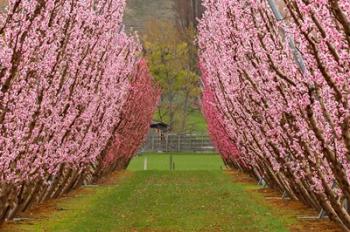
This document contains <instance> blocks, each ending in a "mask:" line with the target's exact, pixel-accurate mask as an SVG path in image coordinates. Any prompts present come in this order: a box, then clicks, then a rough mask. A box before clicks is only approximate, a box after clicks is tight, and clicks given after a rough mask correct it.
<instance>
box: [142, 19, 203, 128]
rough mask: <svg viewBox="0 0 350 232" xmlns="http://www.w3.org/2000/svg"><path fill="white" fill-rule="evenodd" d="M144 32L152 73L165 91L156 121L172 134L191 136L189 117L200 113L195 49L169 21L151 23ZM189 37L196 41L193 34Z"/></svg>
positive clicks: (148, 23)
mask: <svg viewBox="0 0 350 232" xmlns="http://www.w3.org/2000/svg"><path fill="white" fill-rule="evenodd" d="M145 28H146V33H145V34H144V36H143V42H144V47H145V51H146V56H147V60H148V62H149V66H150V71H151V73H152V74H153V76H154V78H155V79H156V80H157V82H158V83H159V85H160V87H161V89H162V99H161V103H160V106H159V110H158V112H157V113H158V115H157V120H159V121H164V122H166V123H168V124H169V125H170V126H171V128H172V129H173V131H177V132H185V131H186V132H189V130H190V127H189V126H188V122H187V121H188V117H189V115H190V114H191V112H192V111H193V109H196V108H197V109H198V99H199V95H200V88H199V76H198V74H197V68H194V66H195V62H194V61H193V60H194V59H195V58H194V57H193V49H194V48H193V47H194V45H193V43H190V42H188V41H187V40H186V39H184V37H183V34H180V33H179V31H178V30H177V28H176V27H175V25H174V24H173V23H171V22H169V21H155V20H151V21H149V22H147V23H146V27H145ZM189 33H190V34H189V36H191V38H193V37H192V36H193V35H194V33H193V32H189ZM193 39H194V38H193Z"/></svg>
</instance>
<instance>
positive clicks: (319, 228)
mask: <svg viewBox="0 0 350 232" xmlns="http://www.w3.org/2000/svg"><path fill="white" fill-rule="evenodd" d="M228 174H229V175H231V176H232V177H233V178H234V180H235V182H240V183H245V184H257V181H256V180H255V179H254V178H252V177H250V176H248V175H247V174H244V173H242V172H239V171H235V170H234V171H228ZM251 191H252V192H258V193H259V194H261V195H262V196H263V197H264V201H265V202H266V203H267V204H268V205H269V206H272V207H273V208H274V209H276V212H278V213H280V214H284V215H288V216H290V217H292V218H294V219H295V220H296V222H297V223H295V224H294V225H291V226H290V231H292V232H305V231H308V232H342V231H344V230H343V229H342V228H341V227H340V225H338V224H337V223H335V222H333V221H331V220H329V219H327V218H324V219H317V216H318V212H316V211H315V210H314V209H312V208H309V207H307V206H305V205H304V204H302V203H301V202H300V201H296V200H290V199H282V196H281V194H280V193H279V192H277V191H275V190H273V189H270V188H261V189H258V190H256V189H255V190H251Z"/></svg>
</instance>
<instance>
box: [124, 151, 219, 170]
mask: <svg viewBox="0 0 350 232" xmlns="http://www.w3.org/2000/svg"><path fill="white" fill-rule="evenodd" d="M170 155H172V156H173V161H174V163H175V170H178V171H186V170H188V171H190V170H220V169H223V168H224V163H223V162H222V160H221V157H220V156H219V155H218V154H214V153H204V154H203V153H201V154H195V153H158V154H154V153H144V154H142V155H139V156H136V157H135V158H134V159H133V160H132V161H131V163H130V165H129V167H128V170H131V171H140V170H143V169H144V162H145V159H147V170H169V167H170V165H169V159H170Z"/></svg>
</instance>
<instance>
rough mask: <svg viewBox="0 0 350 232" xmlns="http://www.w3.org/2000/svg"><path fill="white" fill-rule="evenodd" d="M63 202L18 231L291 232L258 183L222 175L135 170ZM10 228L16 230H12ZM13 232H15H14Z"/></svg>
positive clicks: (286, 222)
mask: <svg viewBox="0 0 350 232" xmlns="http://www.w3.org/2000/svg"><path fill="white" fill-rule="evenodd" d="M127 173H128V174H127V175H123V176H122V177H119V178H118V182H117V184H116V183H115V182H113V183H109V184H106V185H102V186H99V187H90V188H88V189H86V190H85V191H83V192H82V193H81V194H80V195H76V196H75V197H74V198H68V199H63V200H59V202H58V203H57V206H56V207H57V208H59V209H61V210H60V211H57V210H56V211H55V212H54V213H51V214H50V216H49V217H48V218H42V219H41V220H34V221H33V222H31V223H30V224H29V223H27V224H22V225H16V226H15V227H13V228H16V229H18V231H50V232H51V231H59V232H61V231H62V232H64V231H72V232H75V231H81V232H83V231H103V232H104V231H118V232H119V231H235V232H239V231H245V232H247V231H268V232H273V231H276V232H277V231H278V232H283V231H288V230H287V225H289V224H291V223H293V221H292V219H290V218H285V217H281V215H277V214H276V213H274V212H272V211H271V209H270V208H269V207H267V206H265V205H264V204H262V199H261V196H259V194H256V195H254V194H253V195H252V191H250V190H251V189H252V188H256V186H255V185H249V184H242V183H233V182H232V177H231V176H229V175H227V174H225V173H224V172H223V171H175V172H168V171H146V172H144V171H136V172H127ZM13 228H12V229H13ZM12 231H13V230H12Z"/></svg>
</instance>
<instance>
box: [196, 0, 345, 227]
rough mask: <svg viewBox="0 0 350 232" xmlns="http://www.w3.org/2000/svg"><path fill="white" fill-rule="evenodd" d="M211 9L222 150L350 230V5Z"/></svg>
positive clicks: (214, 129)
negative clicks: (346, 205)
mask: <svg viewBox="0 0 350 232" xmlns="http://www.w3.org/2000/svg"><path fill="white" fill-rule="evenodd" d="M204 6H205V8H206V12H205V14H204V16H203V19H202V20H201V21H200V25H199V28H198V29H199V35H198V43H199V61H200V68H201V71H202V81H203V85H204V87H203V99H202V105H203V112H204V114H205V116H206V118H207V121H208V124H209V133H210V135H211V137H212V140H213V141H214V143H215V144H216V146H217V149H218V151H220V153H221V154H222V156H223V158H224V160H225V161H226V163H227V164H228V165H231V166H233V167H237V168H241V169H243V170H245V171H246V172H249V173H252V174H253V175H255V176H256V177H257V178H263V179H264V180H265V181H267V182H268V184H269V186H273V187H274V188H277V189H280V190H281V192H285V193H287V194H288V195H289V196H291V197H292V198H297V199H299V200H301V201H302V202H304V203H305V204H307V205H310V206H312V207H314V208H316V209H323V210H325V211H326V212H327V214H328V215H329V217H330V218H331V219H333V220H336V221H338V222H340V223H342V224H343V225H345V227H347V228H350V215H349V211H348V210H346V209H345V208H343V205H344V204H347V201H348V200H350V185H349V184H350V108H349V101H350V23H349V22H350V21H349V20H350V2H349V1H347V0H323V1H320V0H317V1H316V0H284V1H283V0H279V1H277V0H257V1H255V0H254V1H253V0H238V1H231V0H218V1H213V0H205V1H204Z"/></svg>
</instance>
